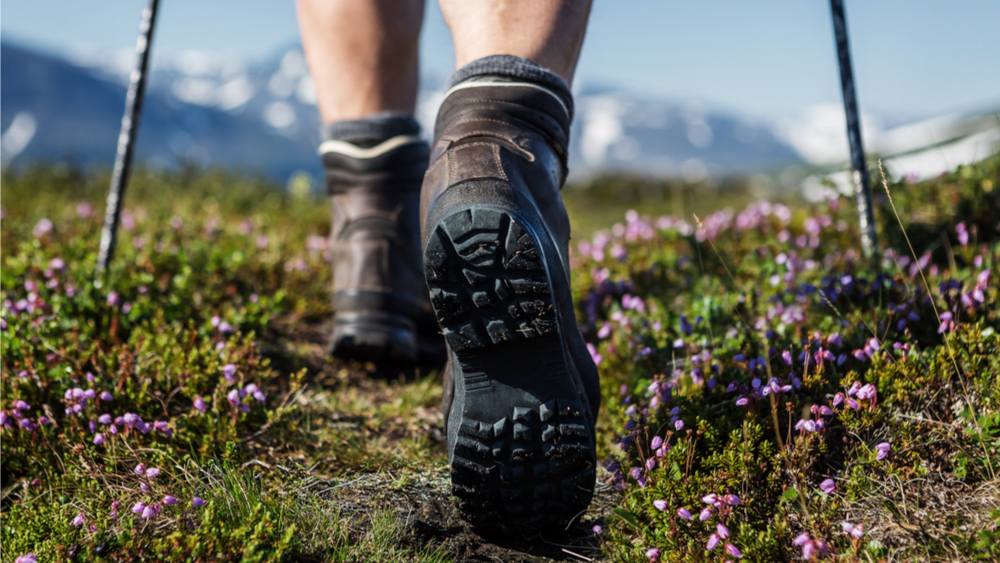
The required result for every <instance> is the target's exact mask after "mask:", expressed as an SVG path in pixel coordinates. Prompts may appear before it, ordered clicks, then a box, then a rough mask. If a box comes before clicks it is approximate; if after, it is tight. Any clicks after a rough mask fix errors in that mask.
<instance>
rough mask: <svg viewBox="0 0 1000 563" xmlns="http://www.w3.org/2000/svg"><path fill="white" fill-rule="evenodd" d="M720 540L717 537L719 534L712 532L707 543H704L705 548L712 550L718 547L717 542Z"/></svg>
mask: <svg viewBox="0 0 1000 563" xmlns="http://www.w3.org/2000/svg"><path fill="white" fill-rule="evenodd" d="M721 541H722V540H720V539H719V534H712V535H710V536H708V543H706V544H705V549H707V550H708V551H712V550H714V549H715V548H717V547H719V543H720V542H721Z"/></svg>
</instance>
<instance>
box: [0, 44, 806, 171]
mask: <svg viewBox="0 0 1000 563" xmlns="http://www.w3.org/2000/svg"><path fill="white" fill-rule="evenodd" d="M2 49H3V50H2V58H3V65H2V73H3V76H2V84H3V86H2V116H0V117H2V119H0V129H2V131H4V137H3V158H4V162H15V163H16V162H23V161H29V160H38V159H64V158H68V159H72V160H75V161H78V162H81V163H84V164H91V163H99V164H105V165H110V163H111V162H112V160H113V158H114V150H115V140H116V137H117V133H118V127H119V124H120V119H121V111H122V108H123V107H124V95H125V88H126V80H127V76H128V73H129V70H130V68H131V63H132V59H131V53H130V52H129V51H122V52H118V53H101V52H94V51H86V50H78V51H74V52H73V53H70V54H69V55H68V56H67V57H66V58H65V59H60V58H57V57H54V56H49V55H44V54H41V53H37V52H32V51H30V50H27V49H24V48H22V47H17V46H14V45H10V44H8V43H4V44H3V46H2ZM426 82H428V81H425V85H424V88H425V89H424V90H422V91H421V92H420V101H419V107H418V112H417V115H418V119H420V120H421V121H422V122H423V123H424V125H425V127H424V129H425V132H430V131H431V129H432V124H433V119H434V115H435V113H436V110H437V106H438V104H440V101H441V98H442V91H441V90H440V82H439V81H438V82H437V83H431V84H426ZM576 103H577V112H576V120H575V123H574V126H573V131H572V135H571V139H572V142H571V147H570V155H571V156H570V168H571V169H572V170H573V171H574V174H576V175H588V174H592V173H596V172H604V171H614V170H623V171H629V172H634V173H639V174H646V175H655V176H663V175H668V176H684V177H687V178H690V179H699V178H703V177H706V176H722V175H730V174H740V173H746V172H753V171H761V170H777V169H780V168H782V167H784V166H787V165H789V164H795V163H799V162H801V161H802V155H801V153H800V152H799V151H798V150H796V149H797V148H801V147H799V146H797V144H796V142H797V141H798V140H797V139H795V138H794V137H792V138H790V137H788V136H785V137H782V136H779V135H778V134H776V133H775V129H774V127H773V126H772V125H771V124H769V123H762V122H758V121H754V120H751V119H748V118H746V117H743V116H740V115H737V114H735V113H731V112H726V111H720V110H717V109H710V108H708V107H706V106H705V105H704V104H701V103H699V102H697V101H692V102H684V103H676V102H668V101H662V100H654V99H647V98H643V97H641V96H637V95H633V94H630V93H627V92H620V91H613V90H603V91H601V90H587V89H583V90H582V91H580V92H578V93H577V95H576ZM318 141H319V115H318V112H317V109H316V94H315V90H314V88H313V85H312V81H311V80H310V78H309V75H308V72H307V68H306V64H305V60H304V58H303V56H302V53H301V50H300V49H299V48H298V47H295V48H289V49H287V50H284V51H282V52H280V53H277V54H276V55H275V56H274V57H272V58H270V59H268V60H264V61H258V62H255V63H248V62H246V61H244V60H242V59H240V58H239V57H237V56H232V55H223V54H213V53H202V52H186V53H181V54H179V55H176V56H171V57H166V56H162V55H158V54H157V53H156V51H155V50H154V52H153V72H152V76H151V78H150V82H149V88H148V91H147V100H146V104H145V108H144V113H143V117H142V120H141V124H140V130H139V140H138V145H137V151H138V152H137V155H138V157H139V158H140V159H142V160H145V161H146V162H148V163H150V164H153V165H159V166H169V165H174V164H176V163H179V162H185V161H193V162H196V163H204V164H207V163H211V164H217V165H223V166H229V167H236V168H245V169H251V170H263V171H264V172H266V173H267V174H268V175H270V176H272V177H274V178H275V179H278V180H280V181H284V180H286V179H287V178H288V177H289V176H290V175H291V174H293V173H294V172H296V171H305V172H308V173H309V174H311V175H312V176H313V177H314V178H319V177H320V169H319V162H318V158H317V157H316V154H315V147H316V146H317V144H318ZM799 144H802V143H799ZM806 144H807V143H805V144H802V145H803V146H805V145H806Z"/></svg>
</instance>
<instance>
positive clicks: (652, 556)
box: [646, 547, 660, 562]
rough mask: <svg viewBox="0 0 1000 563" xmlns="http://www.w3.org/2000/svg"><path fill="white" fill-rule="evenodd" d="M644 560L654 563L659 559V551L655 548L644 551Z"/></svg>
mask: <svg viewBox="0 0 1000 563" xmlns="http://www.w3.org/2000/svg"><path fill="white" fill-rule="evenodd" d="M646 558H647V559H649V560H650V562H653V561H656V560H657V559H659V558H660V550H659V549H657V548H655V547H654V548H651V549H648V550H646Z"/></svg>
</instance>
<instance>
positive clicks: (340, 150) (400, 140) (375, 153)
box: [318, 135, 424, 159]
mask: <svg viewBox="0 0 1000 563" xmlns="http://www.w3.org/2000/svg"><path fill="white" fill-rule="evenodd" d="M422 142H424V141H423V139H421V138H420V136H418V135H396V136H395V137H392V138H390V139H386V140H385V141H382V142H381V143H379V144H377V145H375V146H374V147H370V148H365V147H359V146H357V145H355V144H353V143H349V142H347V141H336V140H330V141H323V142H322V143H321V144H320V146H319V151H318V152H319V154H320V156H322V155H325V154H328V153H336V154H342V155H344V156H349V157H351V158H361V159H370V158H377V157H379V156H382V155H384V154H386V153H387V152H389V151H392V150H394V149H397V148H399V147H402V146H404V145H409V144H413V143H422Z"/></svg>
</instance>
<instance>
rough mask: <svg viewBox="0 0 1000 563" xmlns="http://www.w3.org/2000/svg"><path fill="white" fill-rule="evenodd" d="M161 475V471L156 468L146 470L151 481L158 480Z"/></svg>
mask: <svg viewBox="0 0 1000 563" xmlns="http://www.w3.org/2000/svg"><path fill="white" fill-rule="evenodd" d="M159 475H160V470H159V469H157V468H155V467H150V468H149V469H147V470H146V477H149V478H150V479H153V478H156V477H158V476H159Z"/></svg>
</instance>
